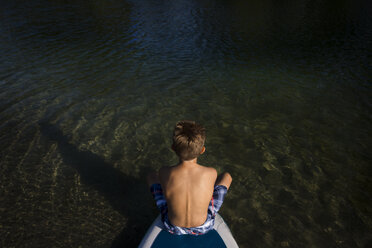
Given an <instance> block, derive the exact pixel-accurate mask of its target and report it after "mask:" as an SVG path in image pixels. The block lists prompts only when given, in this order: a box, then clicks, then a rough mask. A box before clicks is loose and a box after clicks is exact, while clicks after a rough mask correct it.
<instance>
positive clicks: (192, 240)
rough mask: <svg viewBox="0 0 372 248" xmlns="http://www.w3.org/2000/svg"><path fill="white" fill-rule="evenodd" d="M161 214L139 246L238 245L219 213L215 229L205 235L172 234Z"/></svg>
mask: <svg viewBox="0 0 372 248" xmlns="http://www.w3.org/2000/svg"><path fill="white" fill-rule="evenodd" d="M163 228H164V225H163V223H162V222H161V218H160V215H159V216H158V217H157V218H156V220H155V221H154V223H153V224H152V225H151V227H150V228H149V229H148V231H147V233H146V234H145V236H144V238H143V240H142V242H141V244H140V245H139V248H158V247H163V248H164V247H206V248H207V247H216V248H224V247H228V248H230V247H231V248H236V247H238V245H237V243H236V241H235V239H234V237H233V236H232V234H231V231H230V229H229V228H228V226H227V225H226V223H225V221H224V220H223V219H222V217H221V216H220V215H219V214H217V215H216V219H215V225H214V229H213V230H211V231H209V232H208V233H206V234H204V235H199V236H194V235H172V234H170V233H169V232H167V231H166V230H164V229H163Z"/></svg>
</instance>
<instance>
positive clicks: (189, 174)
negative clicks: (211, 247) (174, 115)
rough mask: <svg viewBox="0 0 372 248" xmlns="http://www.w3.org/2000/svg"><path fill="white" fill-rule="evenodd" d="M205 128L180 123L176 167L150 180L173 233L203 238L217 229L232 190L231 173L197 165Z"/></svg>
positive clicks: (175, 139) (175, 140) (175, 136)
mask: <svg viewBox="0 0 372 248" xmlns="http://www.w3.org/2000/svg"><path fill="white" fill-rule="evenodd" d="M204 141H205V129H204V128H203V127H202V126H200V125H198V124H196V123H195V122H193V121H180V122H178V123H177V124H176V127H175V129H174V132H173V145H172V149H173V150H174V151H175V153H176V154H177V156H178V157H179V163H178V164H177V165H176V166H171V167H162V168H161V169H160V170H159V173H158V174H156V173H152V174H150V175H149V176H148V178H147V181H148V184H149V186H150V189H151V193H152V194H153V196H154V198H155V201H156V205H157V207H158V208H159V209H160V211H161V216H162V221H163V223H164V226H165V228H166V230H167V231H169V232H170V233H172V234H176V235H182V234H192V235H200V234H204V233H206V232H208V231H209V230H212V229H213V225H214V218H215V215H216V213H217V211H218V210H219V209H220V207H221V205H222V202H223V199H224V197H225V195H226V193H227V190H228V188H229V187H230V184H231V181H232V178H231V176H230V174H229V173H223V174H221V175H220V176H219V177H217V171H216V170H215V169H214V168H210V167H204V166H201V165H199V164H197V158H198V156H199V155H201V154H203V153H204V152H205V147H204Z"/></svg>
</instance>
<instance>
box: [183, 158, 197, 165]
mask: <svg viewBox="0 0 372 248" xmlns="http://www.w3.org/2000/svg"><path fill="white" fill-rule="evenodd" d="M197 161H198V158H194V159H192V160H180V162H179V163H178V165H180V166H193V165H196V164H197Z"/></svg>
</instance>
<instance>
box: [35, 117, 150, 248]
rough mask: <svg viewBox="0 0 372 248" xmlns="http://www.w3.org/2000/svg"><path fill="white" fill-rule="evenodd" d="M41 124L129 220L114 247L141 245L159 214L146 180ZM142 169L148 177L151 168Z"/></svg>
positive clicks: (73, 164) (85, 179)
mask: <svg viewBox="0 0 372 248" xmlns="http://www.w3.org/2000/svg"><path fill="white" fill-rule="evenodd" d="M39 126H40V130H41V132H42V134H43V135H44V136H45V137H46V138H48V139H49V140H51V141H53V142H57V144H58V149H59V152H60V154H61V155H62V158H63V162H64V163H65V164H67V165H69V166H71V167H73V168H74V169H76V171H77V172H78V173H79V174H80V177H81V181H82V183H84V184H86V185H88V186H90V187H92V188H94V189H95V190H97V191H98V192H99V193H100V194H101V195H103V196H104V197H105V199H106V200H107V201H108V202H109V203H110V204H111V206H112V207H113V208H114V209H115V210H116V211H118V212H119V213H121V214H122V215H123V216H124V217H125V218H126V219H127V222H126V223H125V227H124V229H123V230H122V231H121V233H120V234H119V235H118V236H117V237H116V238H115V239H114V241H113V242H112V244H111V247H137V246H138V244H139V242H140V241H141V238H142V236H143V235H144V234H145V232H146V229H147V228H148V227H149V225H150V224H151V222H152V220H153V219H154V217H155V216H154V214H153V213H152V212H151V204H153V203H152V202H151V200H152V199H151V195H150V193H149V190H148V189H147V187H146V184H145V180H139V179H137V178H135V177H133V176H129V175H125V174H123V173H122V172H121V171H120V170H118V169H116V168H113V167H112V166H111V165H110V164H108V163H107V162H105V161H104V159H102V158H101V157H99V156H97V155H96V154H94V153H92V152H89V151H81V150H79V149H78V148H77V147H76V146H74V145H73V144H71V143H70V142H69V140H68V138H67V137H66V136H65V135H64V134H63V133H62V131H61V130H59V129H58V127H56V126H54V125H51V124H48V123H39ZM141 168H143V169H142V170H141V172H140V175H141V178H144V177H143V176H144V175H145V174H146V172H147V170H146V168H145V167H141ZM139 200H140V201H139Z"/></svg>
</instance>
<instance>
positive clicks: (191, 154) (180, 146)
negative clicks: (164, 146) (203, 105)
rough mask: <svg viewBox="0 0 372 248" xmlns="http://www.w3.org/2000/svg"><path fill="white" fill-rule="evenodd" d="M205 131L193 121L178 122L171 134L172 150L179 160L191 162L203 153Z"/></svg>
mask: <svg viewBox="0 0 372 248" xmlns="http://www.w3.org/2000/svg"><path fill="white" fill-rule="evenodd" d="M204 141H205V129H204V128H203V127H202V126H201V125H199V124H196V123H195V122H194V121H180V122H178V123H177V124H176V127H175V128H174V132H173V145H172V148H173V150H174V151H175V152H176V154H177V155H178V157H180V159H181V160H183V161H184V160H192V159H194V158H197V157H198V156H199V155H200V154H201V153H203V151H204Z"/></svg>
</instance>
